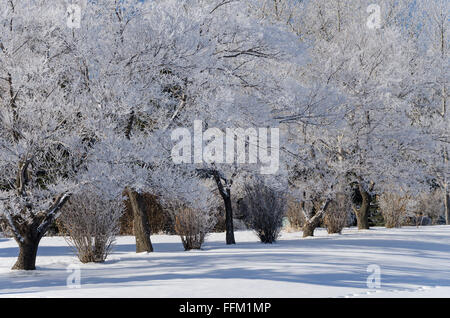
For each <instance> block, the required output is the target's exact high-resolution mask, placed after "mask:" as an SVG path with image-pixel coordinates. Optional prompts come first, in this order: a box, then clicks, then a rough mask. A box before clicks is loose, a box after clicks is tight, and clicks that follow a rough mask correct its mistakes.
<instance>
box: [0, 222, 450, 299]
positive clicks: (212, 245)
mask: <svg viewBox="0 0 450 318" xmlns="http://www.w3.org/2000/svg"><path fill="white" fill-rule="evenodd" d="M236 241H237V244H236V245H235V246H227V245H225V243H224V242H225V237H224V233H218V234H211V235H210V236H209V237H208V239H207V242H206V244H205V245H204V249H203V250H197V251H189V252H185V251H184V250H183V248H182V245H181V241H180V239H179V237H178V236H169V235H154V236H152V242H153V246H154V249H155V252H154V253H149V254H146V253H140V254H136V253H134V248H135V246H134V238H133V237H118V240H117V245H116V246H115V249H114V251H113V253H112V254H111V255H110V256H109V257H108V260H107V261H106V262H105V263H103V264H81V263H80V262H79V261H78V259H77V258H76V257H75V256H74V253H73V251H72V250H71V248H70V247H68V245H67V243H66V241H65V239H64V238H62V237H45V238H44V239H43V240H42V242H41V245H40V247H39V251H38V257H37V263H36V264H37V270H36V271H11V270H10V268H11V266H12V265H13V263H14V262H15V257H16V255H17V254H18V248H17V246H16V243H15V242H14V241H13V240H12V239H6V238H0V296H1V297H270V298H275V297H295V298H296V297H450V226H428V227H420V228H415V227H405V228H401V229H385V228H373V229H371V230H366V231H358V230H357V229H353V228H351V229H345V230H344V231H343V234H342V235H328V234H327V233H326V231H325V230H323V229H318V230H316V237H313V238H308V239H303V238H302V237H301V233H283V234H282V236H281V238H280V240H279V241H278V242H277V243H276V244H273V245H264V244H261V243H259V242H258V239H257V237H256V235H255V234H253V233H252V232H250V231H239V232H236ZM71 264H77V265H79V266H80V274H81V276H80V277H81V281H80V283H81V286H80V288H69V287H68V286H67V278H68V276H69V275H71V273H70V272H68V271H67V267H68V266H69V265H71ZM369 265H378V266H379V267H380V283H381V286H380V288H376V289H370V288H368V285H367V278H368V277H369V275H371V274H372V272H368V271H367V268H368V266H369ZM371 281H372V280H371ZM72 287H73V286H72Z"/></svg>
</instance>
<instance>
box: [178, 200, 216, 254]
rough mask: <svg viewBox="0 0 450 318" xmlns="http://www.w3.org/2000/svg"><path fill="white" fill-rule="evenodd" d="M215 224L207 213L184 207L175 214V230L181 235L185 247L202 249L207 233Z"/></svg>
mask: <svg viewBox="0 0 450 318" xmlns="http://www.w3.org/2000/svg"><path fill="white" fill-rule="evenodd" d="M214 225H215V220H213V219H212V218H211V216H210V215H208V214H207V213H202V211H198V210H194V209H191V208H186V207H182V208H180V209H179V210H178V211H177V213H176V215H175V232H176V233H177V234H178V235H179V236H180V237H181V241H182V243H183V246H184V249H185V250H186V251H187V250H191V249H200V248H201V247H202V245H203V243H204V241H205V237H206V235H207V234H208V233H209V231H210V230H211V229H212V227H213V226H214Z"/></svg>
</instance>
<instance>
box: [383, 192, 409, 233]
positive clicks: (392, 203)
mask: <svg viewBox="0 0 450 318" xmlns="http://www.w3.org/2000/svg"><path fill="white" fill-rule="evenodd" d="M408 200H409V196H406V195H400V194H398V193H391V192H384V193H383V194H382V195H380V196H379V197H378V204H379V207H380V210H381V214H382V215H383V218H384V222H385V226H386V227H387V228H394V227H401V226H402V224H403V221H404V219H405V217H406V207H407V205H408Z"/></svg>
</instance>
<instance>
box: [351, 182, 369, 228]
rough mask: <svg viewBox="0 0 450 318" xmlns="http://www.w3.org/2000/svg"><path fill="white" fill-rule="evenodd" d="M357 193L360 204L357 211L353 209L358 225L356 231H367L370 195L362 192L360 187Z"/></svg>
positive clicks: (364, 191)
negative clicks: (360, 198)
mask: <svg viewBox="0 0 450 318" xmlns="http://www.w3.org/2000/svg"><path fill="white" fill-rule="evenodd" d="M359 192H360V194H361V197H362V203H361V206H360V207H359V209H357V208H356V207H353V210H354V211H355V215H356V222H357V225H358V230H368V229H369V228H370V227H369V208H370V200H371V197H370V194H369V193H368V192H367V191H366V190H364V188H363V187H362V185H359Z"/></svg>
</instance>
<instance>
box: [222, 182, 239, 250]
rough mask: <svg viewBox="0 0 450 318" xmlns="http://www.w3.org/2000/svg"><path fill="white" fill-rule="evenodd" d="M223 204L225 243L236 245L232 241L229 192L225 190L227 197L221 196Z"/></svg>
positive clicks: (231, 211) (231, 214) (231, 210)
mask: <svg viewBox="0 0 450 318" xmlns="http://www.w3.org/2000/svg"><path fill="white" fill-rule="evenodd" d="M223 201H224V203H225V227H226V243H227V244H236V242H235V240H234V228H233V208H232V205H231V195H230V190H227V195H226V196H223Z"/></svg>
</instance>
